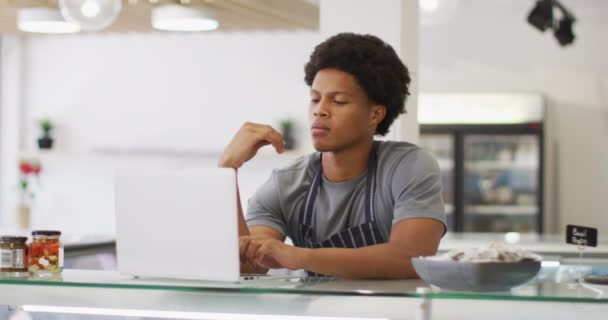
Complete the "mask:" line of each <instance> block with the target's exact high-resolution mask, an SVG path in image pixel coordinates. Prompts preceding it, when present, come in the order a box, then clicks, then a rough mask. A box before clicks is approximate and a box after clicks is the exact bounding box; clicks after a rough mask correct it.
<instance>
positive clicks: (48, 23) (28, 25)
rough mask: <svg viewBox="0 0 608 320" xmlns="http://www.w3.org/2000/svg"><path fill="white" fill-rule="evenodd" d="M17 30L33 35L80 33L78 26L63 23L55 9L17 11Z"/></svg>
mask: <svg viewBox="0 0 608 320" xmlns="http://www.w3.org/2000/svg"><path fill="white" fill-rule="evenodd" d="M17 29H19V30H20V31H23V32H35V33H75V32H78V31H80V26H79V25H77V24H75V23H71V22H67V21H65V20H64V19H63V16H61V13H60V12H59V10H57V9H53V8H47V7H32V8H21V9H19V11H18V12H17Z"/></svg>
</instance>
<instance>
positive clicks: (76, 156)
mask: <svg viewBox="0 0 608 320" xmlns="http://www.w3.org/2000/svg"><path fill="white" fill-rule="evenodd" d="M222 152H223V151H222V150H172V149H154V148H131V149H121V148H94V149H91V150H88V151H85V150H81V151H65V150H34V151H21V152H19V156H20V158H25V159H38V160H40V161H43V162H47V161H65V160H68V161H71V160H83V159H176V160H190V159H193V160H198V159H205V160H208V159H219V157H220V156H221V155H222ZM312 152H314V150H300V149H298V150H288V151H285V152H284V153H282V154H278V153H276V151H275V150H274V149H272V148H270V147H263V148H261V149H260V150H258V153H257V154H256V156H255V157H254V159H281V158H284V159H296V158H298V157H301V156H304V155H307V154H309V153H312Z"/></svg>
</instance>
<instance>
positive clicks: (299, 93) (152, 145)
mask: <svg viewBox="0 0 608 320" xmlns="http://www.w3.org/2000/svg"><path fill="white" fill-rule="evenodd" d="M317 42H319V36H318V35H317V34H316V33H307V32H302V33H248V34H240V33H228V34H223V33H215V34H189V35H178V34H158V33H155V34H127V35H112V34H110V35H78V36H59V37H28V38H25V39H24V41H23V47H22V51H23V55H22V63H23V73H22V75H21V76H22V78H23V86H22V87H21V88H20V89H21V92H20V95H21V97H22V101H21V103H20V106H21V108H23V109H24V110H26V114H25V120H24V122H25V124H26V126H25V127H26V128H25V139H24V141H26V142H25V143H24V144H23V145H22V146H21V148H22V149H25V150H34V149H35V141H36V138H37V136H38V134H39V132H38V129H37V127H36V122H35V120H36V119H38V118H40V117H42V116H49V117H51V118H52V119H53V120H54V121H55V122H56V123H57V126H58V128H57V130H56V139H57V145H56V148H54V150H53V151H52V152H49V153H45V154H42V155H40V156H41V160H42V164H43V170H44V175H43V177H42V178H43V179H42V180H41V190H40V191H39V192H38V195H37V199H36V207H35V210H34V217H33V224H34V227H46V228H50V227H53V228H60V229H62V230H66V231H70V232H103V233H107V232H112V231H113V228H114V226H113V224H114V219H113V214H114V212H113V197H112V172H113V168H115V167H130V166H149V167H163V166H165V167H166V166H172V167H184V166H190V167H191V166H215V165H216V163H217V158H218V156H219V152H220V151H221V150H222V149H223V147H224V146H225V145H226V144H227V143H228V142H229V140H230V139H231V137H232V135H233V134H234V133H235V132H236V130H237V129H238V128H239V126H240V125H241V124H242V123H243V122H245V121H254V122H262V123H268V124H271V125H275V127H278V126H277V124H278V121H279V120H280V119H282V118H285V117H292V118H294V120H296V128H297V129H298V136H299V137H300V146H301V149H305V150H306V149H308V150H309V149H310V143H309V139H308V136H307V134H306V133H305V132H306V129H305V128H306V127H307V105H308V88H307V86H306V85H305V83H304V80H303V77H304V73H303V67H304V63H305V62H306V61H307V59H308V56H309V54H310V53H311V52H312V49H313V48H314V46H315V45H316V43H317ZM108 150H109V152H108ZM143 153H148V154H147V155H146V154H143ZM295 156H296V155H291V156H286V157H282V158H276V157H270V156H265V157H261V158H260V159H256V160H255V161H254V162H253V163H251V164H248V165H247V166H246V167H245V168H244V169H243V170H242V171H241V179H240V181H241V184H242V193H241V194H242V195H243V201H246V199H247V198H248V197H249V196H250V195H251V194H252V193H253V192H254V190H255V188H256V187H257V186H258V185H259V184H260V183H262V182H263V181H264V180H265V179H266V178H267V177H268V175H269V173H270V169H271V168H272V167H276V166H281V165H284V164H285V163H286V162H287V161H289V160H292V159H293V158H294V157H295ZM3 214H4V215H11V212H10V210H9V211H8V212H6V213H3ZM8 220H9V221H10V219H8ZM5 221H6V220H5Z"/></svg>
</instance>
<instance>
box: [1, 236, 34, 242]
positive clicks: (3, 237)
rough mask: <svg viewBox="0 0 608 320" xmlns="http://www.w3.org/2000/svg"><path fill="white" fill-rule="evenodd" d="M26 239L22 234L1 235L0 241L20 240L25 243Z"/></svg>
mask: <svg viewBox="0 0 608 320" xmlns="http://www.w3.org/2000/svg"><path fill="white" fill-rule="evenodd" d="M26 241H27V237H22V236H1V237H0V243H13V242H21V243H25V242H26Z"/></svg>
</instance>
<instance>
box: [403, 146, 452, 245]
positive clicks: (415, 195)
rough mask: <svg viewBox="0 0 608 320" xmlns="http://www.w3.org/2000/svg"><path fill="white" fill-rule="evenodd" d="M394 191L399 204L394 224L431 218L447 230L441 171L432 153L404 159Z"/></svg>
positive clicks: (419, 152) (412, 154) (418, 152)
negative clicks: (412, 219) (413, 219)
mask: <svg viewBox="0 0 608 320" xmlns="http://www.w3.org/2000/svg"><path fill="white" fill-rule="evenodd" d="M391 189H392V193H393V199H394V200H395V206H394V212H393V224H395V223H397V222H399V221H402V220H405V219H410V218H430V219H435V220H437V221H439V222H441V223H442V224H443V226H444V228H445V227H446V216H445V207H444V204H443V198H442V195H441V192H442V186H441V170H440V169H439V165H438V164H437V161H436V160H435V158H433V156H432V155H431V154H430V153H429V152H428V151H426V150H424V149H416V150H415V151H413V152H409V153H407V154H406V155H405V156H403V158H402V159H401V160H400V162H399V163H398V165H397V166H396V168H395V171H394V172H393V175H392V182H391ZM444 233H445V229H444Z"/></svg>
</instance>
